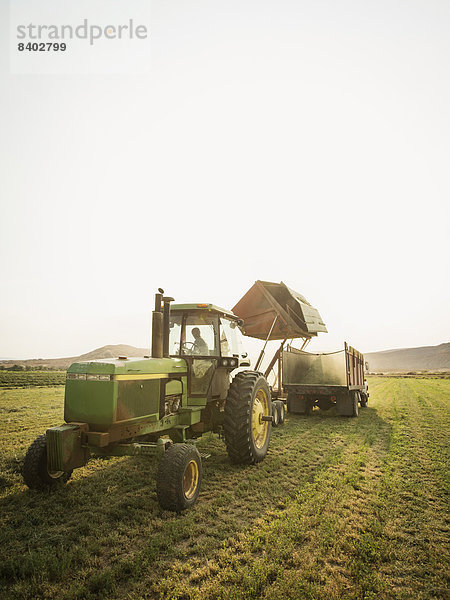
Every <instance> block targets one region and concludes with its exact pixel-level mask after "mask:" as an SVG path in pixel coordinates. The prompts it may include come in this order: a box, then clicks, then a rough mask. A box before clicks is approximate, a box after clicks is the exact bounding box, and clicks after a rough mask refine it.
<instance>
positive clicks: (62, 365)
mask: <svg viewBox="0 0 450 600" xmlns="http://www.w3.org/2000/svg"><path fill="white" fill-rule="evenodd" d="M149 353H150V351H149V349H148V348H135V347H134V346H128V345H127V344H116V345H113V346H102V347H101V348H97V349H96V350H92V351H91V352H88V353H86V354H82V355H81V356H70V357H68V358H46V359H42V358H33V359H29V360H5V361H0V364H1V365H6V366H12V365H23V366H24V367H26V366H28V367H39V366H46V367H50V368H52V369H62V370H65V369H67V368H68V367H69V366H70V365H71V364H72V363H74V362H78V361H83V360H97V359H100V358H117V357H118V356H145V355H147V356H148V355H149ZM364 358H365V360H366V361H367V362H368V363H369V370H370V371H372V372H374V371H375V372H387V371H450V343H446V344H440V345H439V346H423V347H420V348H400V349H398V350H384V351H383V352H369V353H366V354H365V355H364Z"/></svg>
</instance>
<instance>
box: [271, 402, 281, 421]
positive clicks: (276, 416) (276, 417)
mask: <svg viewBox="0 0 450 600" xmlns="http://www.w3.org/2000/svg"><path fill="white" fill-rule="evenodd" d="M279 424H280V411H279V408H278V403H277V401H276V400H274V401H273V402H272V427H278V425H279Z"/></svg>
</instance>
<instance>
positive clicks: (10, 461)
mask: <svg viewBox="0 0 450 600" xmlns="http://www.w3.org/2000/svg"><path fill="white" fill-rule="evenodd" d="M369 383H370V391H371V401H370V403H369V407H368V408H366V409H363V410H361V412H360V417H359V418H358V419H345V418H342V417H341V418H339V417H337V416H335V415H334V414H333V413H332V412H329V413H324V414H321V413H319V412H317V413H316V412H314V414H313V415H312V416H311V417H309V418H305V417H302V416H295V415H294V416H289V415H288V419H287V421H286V424H285V426H284V427H283V428H279V429H277V430H274V432H273V436H272V441H271V446H270V450H269V454H268V456H267V458H266V460H265V461H264V462H262V463H260V464H259V465H257V466H254V467H237V466H231V465H230V464H229V462H228V460H227V456H226V453H225V448H224V445H223V443H222V442H221V441H219V440H218V439H217V437H216V436H212V435H211V436H210V435H206V436H205V437H204V438H203V439H202V440H201V441H200V443H199V447H200V449H201V450H202V449H208V452H211V457H210V458H209V459H208V460H206V461H204V480H203V486H202V492H201V495H200V499H199V502H198V504H197V505H196V506H195V507H194V508H193V509H192V510H190V511H189V512H186V513H183V514H182V515H174V514H172V513H169V512H165V511H161V510H160V509H159V507H158V505H157V502H156V493H155V487H154V476H155V471H156V463H155V462H154V461H152V460H151V459H144V458H117V459H116V458H114V459H108V460H101V459H96V460H93V461H92V462H90V463H89V464H88V465H87V466H86V467H85V468H83V469H79V470H77V471H75V472H74V475H73V477H72V479H71V480H70V482H69V483H68V485H67V486H66V487H65V488H62V489H60V490H56V491H54V492H49V493H40V492H32V491H29V490H27V489H26V488H25V486H24V484H23V483H22V480H21V476H20V468H21V464H22V461H23V457H24V454H25V452H26V449H27V447H28V445H29V444H30V442H31V441H32V440H33V439H34V438H35V437H36V436H37V435H39V434H41V433H43V432H44V431H45V429H46V427H48V426H51V425H56V424H59V423H60V422H61V421H62V414H63V393H64V392H63V388H61V387H55V388H48V389H37V388H28V389H9V390H5V389H3V390H0V427H1V438H0V439H1V446H2V454H1V457H0V596H1V598H2V599H3V598H5V599H9V598H14V599H15V598H18V599H23V600H26V599H30V600H31V599H35V598H55V599H69V598H71V599H84V598H86V599H92V600H94V599H99V598H108V599H118V600H119V599H120V600H125V599H130V600H131V599H133V600H134V599H141V598H142V599H143V598H148V599H151V598H159V599H167V600H169V599H173V600H175V599H179V600H182V599H183V600H191V599H192V600H194V599H201V600H213V599H225V598H226V599H230V600H240V599H242V600H244V599H256V598H264V599H267V600H269V599H270V600H285V599H292V600H300V599H303V598H304V599H309V600H313V599H317V600H319V599H320V600H341V599H348V600H350V599H352V600H357V599H358V600H363V599H365V600H371V599H373V600H374V599H377V600H378V599H381V600H383V599H398V600H400V599H403V600H412V599H414V600H416V599H417V600H420V599H436V600H437V599H439V600H443V599H444V598H448V597H449V586H448V579H447V578H446V573H448V567H449V561H448V558H449V556H448V545H447V544H448V532H449V527H448V483H449V481H448V470H447V468H448V464H449V461H448V458H449V457H448V433H449V397H450V393H449V392H450V382H449V380H439V379H429V380H424V379H393V378H373V379H371V380H370V382H369Z"/></svg>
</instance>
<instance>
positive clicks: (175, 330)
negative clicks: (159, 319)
mask: <svg viewBox="0 0 450 600" xmlns="http://www.w3.org/2000/svg"><path fill="white" fill-rule="evenodd" d="M182 320H183V319H182V317H181V315H180V316H174V315H171V316H170V327H169V354H170V355H171V356H174V355H177V356H178V355H179V354H180V339H181V323H182Z"/></svg>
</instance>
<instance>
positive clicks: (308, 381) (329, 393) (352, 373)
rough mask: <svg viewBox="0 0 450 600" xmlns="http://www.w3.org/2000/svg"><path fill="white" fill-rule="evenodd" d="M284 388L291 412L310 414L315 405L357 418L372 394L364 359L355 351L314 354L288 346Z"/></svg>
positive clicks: (284, 367) (350, 349) (283, 358)
mask: <svg viewBox="0 0 450 600" xmlns="http://www.w3.org/2000/svg"><path fill="white" fill-rule="evenodd" d="M282 363H283V376H282V386H283V390H284V392H285V394H287V405H288V410H289V411H290V412H292V413H297V414H304V415H309V414H310V413H311V411H312V410H313V408H314V406H318V407H319V408H320V409H321V410H329V409H330V408H333V407H336V410H337V413H338V414H339V415H342V416H347V417H357V416H358V415H359V406H361V407H365V406H367V402H368V400H369V391H368V387H367V383H366V380H365V378H364V356H363V355H362V354H361V352H358V350H355V348H352V347H351V346H348V345H347V343H345V345H344V349H343V350H339V351H337V352H328V353H316V354H313V353H310V352H304V351H301V350H297V349H296V348H292V347H290V346H288V347H287V348H286V350H285V351H284V352H283V356H282Z"/></svg>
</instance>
